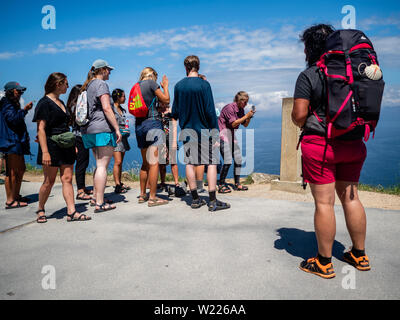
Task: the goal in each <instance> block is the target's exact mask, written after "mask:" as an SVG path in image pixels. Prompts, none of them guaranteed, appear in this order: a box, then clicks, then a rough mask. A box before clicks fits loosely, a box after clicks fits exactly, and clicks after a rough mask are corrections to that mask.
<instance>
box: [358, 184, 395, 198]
mask: <svg viewBox="0 0 400 320" xmlns="http://www.w3.org/2000/svg"><path fill="white" fill-rule="evenodd" d="M358 190H361V191H370V192H378V193H386V194H393V195H396V196H399V195H400V184H398V185H394V186H390V187H384V186H382V185H380V184H379V185H377V186H371V185H368V184H362V183H360V184H359V186H358Z"/></svg>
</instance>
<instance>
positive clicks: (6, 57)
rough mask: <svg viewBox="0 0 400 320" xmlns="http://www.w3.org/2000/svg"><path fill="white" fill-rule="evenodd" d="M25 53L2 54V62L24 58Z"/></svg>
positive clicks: (0, 53) (0, 57)
mask: <svg viewBox="0 0 400 320" xmlns="http://www.w3.org/2000/svg"><path fill="white" fill-rule="evenodd" d="M23 55H24V53H23V52H22V51H18V52H0V60H9V59H12V58H19V57H22V56H23Z"/></svg>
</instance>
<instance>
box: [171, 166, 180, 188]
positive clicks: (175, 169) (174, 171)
mask: <svg viewBox="0 0 400 320" xmlns="http://www.w3.org/2000/svg"><path fill="white" fill-rule="evenodd" d="M171 172H172V176H173V177H174V181H175V185H177V184H179V171H178V165H177V164H171Z"/></svg>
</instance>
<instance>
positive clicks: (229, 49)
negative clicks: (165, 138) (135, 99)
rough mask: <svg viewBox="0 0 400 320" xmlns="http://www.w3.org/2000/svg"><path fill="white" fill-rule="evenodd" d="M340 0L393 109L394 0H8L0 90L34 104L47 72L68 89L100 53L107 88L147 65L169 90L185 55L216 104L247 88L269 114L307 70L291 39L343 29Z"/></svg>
mask: <svg viewBox="0 0 400 320" xmlns="http://www.w3.org/2000/svg"><path fill="white" fill-rule="evenodd" d="M45 5H52V6H54V7H55V9H56V29H55V30H44V29H43V28H42V26H41V23H42V18H43V17H44V16H45V15H44V14H42V12H41V11H42V7H43V6H45ZM344 5H352V6H354V7H355V9H356V19H357V20H356V21H357V28H359V29H362V30H363V31H365V32H366V34H367V35H368V36H369V37H370V38H371V39H372V41H373V43H374V45H375V47H376V50H377V52H378V56H379V58H380V62H381V66H382V69H383V71H384V77H385V80H386V83H387V87H386V92H385V97H384V102H383V105H384V106H385V107H395V106H400V77H399V71H400V53H399V48H400V3H399V1H379V2H377V1H351V2H348V1H330V2H327V1H308V2H307V3H306V4H304V3H300V1H275V2H273V3H271V2H269V1H268V2H267V1H253V0H248V1H243V0H242V1H236V0H234V1H221V0H216V1H215V0H213V1H208V0H207V1H177V0H172V1H171V0H170V1H101V0H99V1H75V0H71V1H50V0H49V1H36V0H35V1H18V2H15V1H14V2H12V3H6V4H2V18H1V19H0V27H1V30H2V39H1V44H0V86H3V85H4V84H5V83H6V82H8V81H12V80H15V81H19V82H20V83H21V84H23V85H24V86H27V87H28V91H27V92H26V94H25V95H24V99H25V101H30V100H36V101H37V100H39V99H40V97H41V96H42V95H43V86H44V83H45V81H46V79H47V76H48V75H49V74H50V73H51V72H55V71H59V72H63V73H65V74H67V76H68V78H69V83H70V85H71V86H72V85H74V84H77V83H82V82H83V81H84V80H85V78H86V74H87V72H88V70H89V68H90V66H91V63H92V62H93V61H94V60H96V59H98V58H103V59H105V60H107V61H108V62H109V63H110V64H111V65H113V66H115V68H116V70H115V71H113V73H112V74H111V78H110V81H109V84H110V88H111V90H112V89H113V88H116V87H120V88H122V89H124V90H125V91H128V90H130V88H131V87H132V85H133V84H134V83H135V82H136V81H137V78H138V76H139V73H140V71H141V70H142V69H143V68H144V67H146V66H152V67H154V68H155V69H156V70H157V71H158V73H159V75H163V74H166V75H167V76H168V77H169V79H170V93H171V94H172V93H173V86H174V84H175V83H176V82H177V81H179V80H180V79H181V78H182V77H183V76H184V68H183V59H184V57H185V56H187V55H189V54H196V55H198V56H199V57H200V59H201V70H200V71H201V72H202V73H204V74H206V75H207V77H208V80H209V81H210V83H211V85H212V88H213V93H214V99H215V102H216V104H217V106H219V107H221V106H223V105H225V104H226V103H229V102H230V101H231V100H232V98H233V96H234V94H235V93H236V92H237V91H239V90H245V91H248V92H249V93H250V97H251V101H250V102H251V103H253V104H256V106H257V110H258V111H259V117H260V118H263V117H272V116H276V115H279V113H280V105H281V102H280V101H281V98H283V97H288V96H291V95H292V93H293V87H294V83H295V81H296V78H297V75H298V74H299V72H300V71H301V70H302V69H304V67H305V63H304V54H303V47H302V45H301V43H300V42H299V40H298V35H299V34H300V32H301V31H302V30H304V29H305V28H306V27H308V26H309V25H311V24H314V23H319V22H324V23H331V24H332V25H334V26H335V27H336V28H340V27H341V20H342V18H343V17H344V14H342V13H341V10H342V7H343V6H344ZM62 99H63V100H64V101H66V100H67V95H65V96H63V97H62Z"/></svg>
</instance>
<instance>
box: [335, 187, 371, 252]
mask: <svg viewBox="0 0 400 320" xmlns="http://www.w3.org/2000/svg"><path fill="white" fill-rule="evenodd" d="M357 189H358V183H356V182H346V181H337V182H336V192H337V195H338V197H339V199H340V201H341V202H342V206H343V210H344V216H345V219H346V226H347V230H348V231H349V234H350V237H351V241H352V242H353V247H354V248H356V249H358V250H364V249H365V237H366V233H367V217H366V215H365V210H364V207H363V205H362V203H361V201H360V199H359V198H358V191H357Z"/></svg>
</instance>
